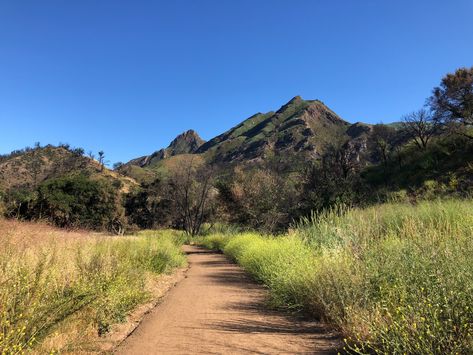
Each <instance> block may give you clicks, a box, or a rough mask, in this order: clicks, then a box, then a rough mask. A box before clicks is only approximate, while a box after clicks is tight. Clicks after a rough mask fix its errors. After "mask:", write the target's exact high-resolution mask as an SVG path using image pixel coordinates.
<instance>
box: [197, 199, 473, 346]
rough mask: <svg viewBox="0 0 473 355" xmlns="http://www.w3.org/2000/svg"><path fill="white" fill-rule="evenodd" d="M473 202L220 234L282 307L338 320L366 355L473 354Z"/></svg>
mask: <svg viewBox="0 0 473 355" xmlns="http://www.w3.org/2000/svg"><path fill="white" fill-rule="evenodd" d="M472 235H473V202H471V201H457V200H449V201H433V202H422V203H419V204H418V205H415V206H413V205H409V204H400V203H391V204H385V205H381V206H376V207H372V208H368V209H353V210H346V209H338V210H333V211H330V212H327V213H326V214H323V215H320V216H317V217H316V216H313V218H312V219H309V220H306V221H304V222H303V223H301V224H299V225H298V226H297V227H296V228H295V229H294V230H293V231H292V232H291V234H289V235H286V236H282V237H268V236H261V235H258V234H254V233H246V234H240V235H236V236H233V237H226V236H224V235H217V236H210V237H207V238H206V239H205V240H204V243H203V244H204V245H207V246H212V247H213V248H220V249H221V250H223V251H224V252H225V253H226V254H227V255H229V256H230V257H231V258H233V259H234V260H236V261H237V262H238V263H239V264H241V265H242V266H243V267H244V268H245V269H246V270H247V271H248V272H249V273H250V274H251V275H253V277H255V278H256V279H257V280H259V281H260V282H263V283H264V284H266V285H267V286H268V288H269V289H270V291H271V292H270V293H271V299H272V302H273V304H275V305H277V306H280V307H286V308H291V309H296V310H303V311H305V312H306V313H308V314H311V315H312V316H314V317H315V318H321V319H324V320H326V321H328V322H329V323H331V324H332V325H333V326H334V327H335V328H337V329H339V330H340V332H341V333H342V334H343V336H344V338H345V342H346V348H347V350H348V349H349V350H351V351H355V352H359V353H369V352H377V353H389V354H404V353H408V354H431V353H471V352H473V310H472V306H471V305H472V304H473V263H472V262H471V260H473V244H471V236H472Z"/></svg>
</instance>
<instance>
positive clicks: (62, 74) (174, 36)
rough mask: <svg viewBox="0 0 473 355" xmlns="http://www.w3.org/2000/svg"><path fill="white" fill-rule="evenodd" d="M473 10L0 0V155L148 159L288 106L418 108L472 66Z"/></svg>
mask: <svg viewBox="0 0 473 355" xmlns="http://www.w3.org/2000/svg"><path fill="white" fill-rule="evenodd" d="M472 18H473V0H452V1H445V0H430V1H428V0H416V1H412V0H410V1H408V0H397V1H396V0H383V1H381V0H356V1H355V0H344V1H342V0H338V1H333V0H325V1H322V0H306V1H303V0H284V1H283V0H186V1H184V0H173V1H158V0H155V1H151V0H150V1H138V0H133V1H132V0H129V1H120V0H100V1H97V0H80V1H79V0H75V1H72V0H71V1H63V0H57V1H50V0H42V1H37V0H23V1H17V0H8V1H6V0H0V123H1V125H0V153H7V152H9V151H11V150H13V149H17V148H21V147H24V146H26V145H33V143H34V142H36V141H39V142H41V143H43V144H46V143H53V144H57V143H58V142H67V143H70V144H71V145H73V146H81V147H84V148H85V149H86V151H88V150H93V151H98V150H101V149H103V150H104V151H105V153H106V155H107V158H108V159H109V160H111V161H112V162H116V161H127V160H129V159H130V158H133V157H136V156H140V155H144V154H148V153H151V152H152V151H154V150H156V149H158V148H161V147H163V146H166V145H167V144H168V143H169V142H170V140H172V139H173V138H174V137H175V136H176V135H177V134H179V133H181V132H182V131H184V130H187V129H190V128H193V129H195V130H196V131H197V132H198V133H199V134H200V135H201V136H202V137H203V138H204V139H210V138H212V137H213V136H215V135H217V134H219V133H222V132H223V131H225V130H227V129H228V128H230V127H232V126H234V125H235V124H237V123H239V122H240V121H242V120H243V119H244V118H246V117H248V116H250V115H252V114H253V113H255V112H259V111H261V112H264V111H269V110H273V109H277V108H279V107H280V106H281V105H283V104H284V103H285V102H287V101H288V100H289V99H291V98H292V97H293V96H295V95H301V96H302V97H303V98H306V99H320V100H322V101H324V102H325V103H326V104H327V105H328V106H329V107H331V108H332V109H333V110H334V111H335V112H337V113H338V114H339V115H340V116H341V117H343V118H344V119H346V120H347V121H350V122H355V121H364V122H370V123H377V122H390V121H396V120H399V119H400V117H401V116H402V115H403V114H405V113H408V112H410V111H412V110H415V109H417V108H419V107H421V106H422V105H423V104H424V101H425V99H426V97H428V96H429V95H430V92H431V90H432V88H433V87H434V86H435V85H438V84H439V82H440V79H441V77H442V76H443V75H444V74H445V73H447V72H451V71H454V70H455V69H456V68H458V67H462V66H472V65H473V21H472Z"/></svg>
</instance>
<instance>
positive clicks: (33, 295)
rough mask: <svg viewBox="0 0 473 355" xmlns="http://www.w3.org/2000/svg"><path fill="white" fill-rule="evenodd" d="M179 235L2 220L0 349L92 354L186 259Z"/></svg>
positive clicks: (6, 350) (3, 350)
mask: <svg viewBox="0 0 473 355" xmlns="http://www.w3.org/2000/svg"><path fill="white" fill-rule="evenodd" d="M180 241H181V240H180V238H179V235H178V234H175V233H174V234H173V233H170V232H163V233H160V234H159V235H158V234H156V233H154V234H150V233H147V235H146V236H144V235H138V236H135V237H111V236H105V235H101V234H97V233H89V232H86V231H70V232H67V231H64V230H59V229H56V228H52V227H50V226H48V225H46V224H40V223H26V222H17V221H6V220H1V219H0V352H2V353H7V354H8V353H21V352H23V351H26V350H33V351H34V352H37V353H47V352H50V351H61V352H68V351H70V352H74V353H81V352H91V351H92V352H93V351H96V350H97V349H98V343H99V340H100V337H101V336H103V335H105V334H106V333H107V332H108V331H109V330H110V328H111V326H112V325H113V324H114V323H118V322H122V321H124V320H125V318H126V315H127V314H128V313H129V312H130V311H131V310H132V309H133V308H135V307H136V306H138V305H139V304H141V303H144V302H146V301H147V300H149V298H150V295H151V288H152V287H153V284H154V281H156V279H157V278H158V275H159V274H162V273H165V272H168V271H170V270H172V269H173V268H175V267H178V266H181V265H183V264H184V263H185V259H184V256H183V255H182V253H181V252H180Z"/></svg>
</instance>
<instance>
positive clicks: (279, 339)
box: [117, 246, 340, 354]
mask: <svg viewBox="0 0 473 355" xmlns="http://www.w3.org/2000/svg"><path fill="white" fill-rule="evenodd" d="M185 251H186V252H187V254H188V257H189V264H190V269H189V271H188V274H187V278H186V279H184V280H183V281H181V282H180V283H179V284H178V285H177V286H176V287H175V288H174V289H173V290H171V291H170V293H169V294H168V295H167V297H166V298H165V299H164V301H163V302H162V303H161V304H160V305H159V306H158V307H157V308H155V309H154V311H153V312H151V313H150V314H149V315H148V316H147V317H145V319H144V320H143V322H142V324H141V325H140V326H139V327H138V328H137V329H136V330H135V332H134V333H133V334H132V335H131V336H130V337H129V338H128V339H127V340H125V342H124V343H123V344H122V345H121V346H120V347H119V348H118V350H117V353H118V354H173V353H174V354H217V353H218V354H235V353H254V354H281V353H299V354H300V353H320V354H330V353H336V349H337V346H339V345H340V344H339V342H338V339H337V337H336V336H335V335H334V334H333V333H330V332H328V331H327V329H326V328H325V327H324V326H323V325H322V324H320V323H317V322H312V321H305V320H301V319H299V318H295V317H292V316H289V315H287V314H284V313H280V312H275V311H271V310H268V309H267V308H266V307H264V302H265V298H266V297H265V296H266V290H265V289H264V288H263V287H261V286H260V285H257V284H255V283H254V282H253V281H251V280H250V279H249V278H248V277H247V276H246V274H245V273H244V271H242V269H241V268H239V267H238V266H236V265H234V264H232V263H230V262H229V261H228V260H227V259H226V258H225V256H223V255H222V254H218V253H215V252H211V251H208V250H205V249H201V248H198V247H194V246H186V249H185Z"/></svg>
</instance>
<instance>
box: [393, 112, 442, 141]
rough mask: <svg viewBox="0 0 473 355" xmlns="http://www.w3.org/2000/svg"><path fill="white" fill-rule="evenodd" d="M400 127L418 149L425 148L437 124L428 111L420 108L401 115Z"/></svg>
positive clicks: (435, 130)
mask: <svg viewBox="0 0 473 355" xmlns="http://www.w3.org/2000/svg"><path fill="white" fill-rule="evenodd" d="M402 127H403V129H404V130H405V132H406V133H407V134H408V135H409V136H410V137H411V138H412V139H413V140H414V142H415V143H416V144H417V146H418V147H419V148H420V149H424V150H425V149H426V148H427V144H428V143H429V141H430V139H431V138H432V137H433V136H434V135H435V133H437V132H438V129H439V124H438V122H437V121H435V120H434V119H433V118H432V115H431V114H430V112H429V111H427V110H425V109H421V110H419V111H415V112H411V113H410V114H408V115H406V116H404V117H403V123H402Z"/></svg>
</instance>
